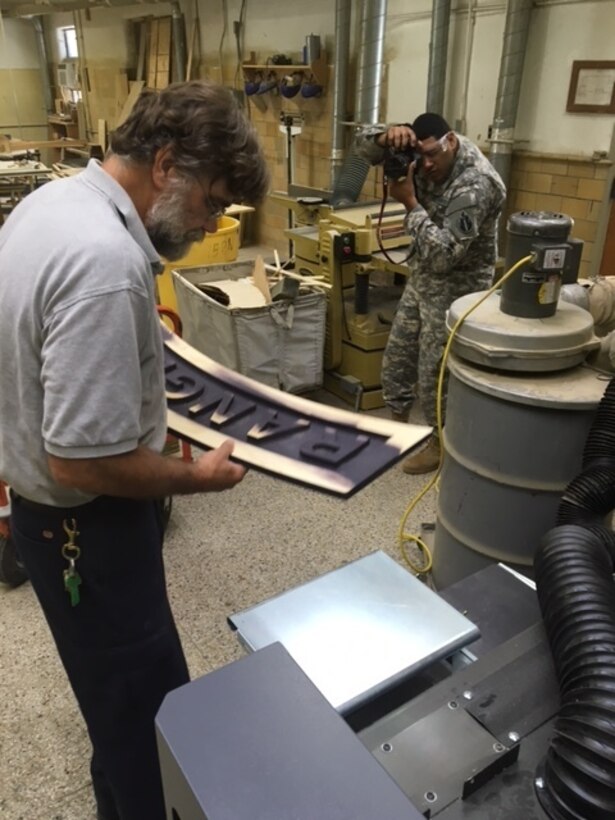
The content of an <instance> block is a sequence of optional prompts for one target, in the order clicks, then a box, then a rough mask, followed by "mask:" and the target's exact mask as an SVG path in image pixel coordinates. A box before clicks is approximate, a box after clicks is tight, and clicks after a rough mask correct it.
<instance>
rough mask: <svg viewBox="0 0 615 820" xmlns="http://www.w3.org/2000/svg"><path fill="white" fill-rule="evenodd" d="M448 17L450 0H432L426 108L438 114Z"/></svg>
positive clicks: (443, 81) (446, 44) (446, 52)
mask: <svg viewBox="0 0 615 820" xmlns="http://www.w3.org/2000/svg"><path fill="white" fill-rule="evenodd" d="M450 19H451V0H434V4H433V8H432V13H431V37H430V39H429V71H428V73H427V108H426V110H427V111H432V112H433V113H434V114H440V115H442V114H443V113H444V92H445V84H446V63H447V60H448V29H449V23H450Z"/></svg>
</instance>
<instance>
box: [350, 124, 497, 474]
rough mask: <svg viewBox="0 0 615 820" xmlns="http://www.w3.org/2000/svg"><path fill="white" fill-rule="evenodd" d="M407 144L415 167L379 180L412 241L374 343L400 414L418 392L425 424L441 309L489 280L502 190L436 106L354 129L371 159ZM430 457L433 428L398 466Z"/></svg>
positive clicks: (432, 404)
mask: <svg viewBox="0 0 615 820" xmlns="http://www.w3.org/2000/svg"><path fill="white" fill-rule="evenodd" d="M411 149H414V152H415V153H416V154H418V156H419V157H420V161H419V163H420V168H419V169H418V170H417V168H416V166H417V164H419V163H417V162H414V163H413V164H412V165H411V166H410V169H411V170H410V171H409V172H408V174H407V175H406V176H405V177H404V178H403V179H400V180H389V193H390V194H391V196H392V197H394V198H395V199H396V200H398V201H399V202H401V203H402V204H403V205H405V207H406V209H407V211H408V213H407V216H406V218H405V227H406V230H407V231H408V233H409V234H410V236H411V237H412V240H413V242H412V246H411V248H412V251H411V253H412V255H411V257H410V260H409V275H408V281H407V284H406V287H405V290H404V293H403V295H402V298H401V300H400V302H399V305H398V308H397V312H396V315H395V319H394V321H393V326H392V328H391V333H390V335H389V340H388V342H387V346H386V350H385V352H384V358H383V363H382V392H383V398H384V401H385V403H386V405H387V406H388V407H389V408H390V409H391V411H392V413H393V418H395V419H397V420H400V421H407V420H408V414H409V412H410V408H411V406H412V403H413V401H414V399H415V397H416V395H417V392H418V397H419V399H420V401H421V406H422V408H423V412H424V415H425V419H426V421H427V423H428V424H430V425H433V426H434V427H435V426H436V392H437V384H438V375H439V369H440V364H441V361H442V355H443V352H444V347H445V345H446V340H447V335H448V334H447V330H446V325H445V315H446V311H447V309H448V308H449V306H450V305H451V304H452V302H454V301H455V299H457V298H459V297H460V296H463V295H464V294H466V293H472V292H474V291H478V290H484V289H485V288H487V287H488V286H489V285H490V284H491V281H492V278H493V273H494V268H495V261H496V254H497V247H496V245H497V220H498V216H499V214H500V211H501V209H502V204H503V202H504V198H505V196H506V190H505V188H504V184H503V182H502V180H501V179H500V177H499V175H498V174H497V172H496V171H495V170H494V168H493V166H492V165H491V164H490V162H489V161H488V160H487V159H486V158H485V157H484V156H483V155H482V154H481V152H480V151H479V149H478V148H477V147H476V146H475V145H474V144H473V143H472V142H471V141H470V140H468V139H466V137H463V136H461V135H459V134H455V133H454V132H452V131H451V130H450V128H449V126H448V123H447V122H446V121H445V120H444V119H443V118H442V117H440V116H439V115H437V114H422V115H421V116H420V117H417V119H416V120H415V121H414V123H413V124H412V125H411V126H410V125H397V126H390V127H389V128H388V129H387V130H385V131H383V129H382V128H378V127H372V128H370V129H367V130H365V131H364V132H363V133H362V135H361V136H360V137H359V151H360V152H361V153H362V154H363V156H365V157H366V158H367V159H369V160H370V162H372V163H374V164H376V163H379V162H382V161H383V159H384V157H385V154H386V153H387V150H389V151H390V150H394V151H402V152H403V151H409V150H411ZM444 400H445V396H443V403H444ZM439 459H440V444H439V441H438V438H437V436H436V435H434V436H432V437H431V439H430V441H429V443H428V445H427V447H426V448H425V449H424V450H423V451H421V452H420V453H418V454H417V455H416V456H411V457H410V458H408V459H406V461H405V462H404V465H403V469H404V472H407V473H424V472H430V471H431V470H435V469H436V467H437V466H438V463H439Z"/></svg>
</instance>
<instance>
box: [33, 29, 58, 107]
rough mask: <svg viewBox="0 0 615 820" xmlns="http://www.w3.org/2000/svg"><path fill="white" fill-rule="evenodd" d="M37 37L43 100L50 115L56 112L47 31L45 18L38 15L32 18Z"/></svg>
mask: <svg viewBox="0 0 615 820" xmlns="http://www.w3.org/2000/svg"><path fill="white" fill-rule="evenodd" d="M31 20H32V25H33V26H34V33H35V35H36V50H37V51H38V59H39V63H40V67H41V77H42V80H43V98H44V100H45V110H46V111H47V112H48V113H49V112H50V111H53V110H54V104H53V93H52V91H51V80H50V78H49V59H48V55H47V43H46V42H45V29H44V28H43V18H42V17H41V16H40V15H36V16H35V17H32V18H31Z"/></svg>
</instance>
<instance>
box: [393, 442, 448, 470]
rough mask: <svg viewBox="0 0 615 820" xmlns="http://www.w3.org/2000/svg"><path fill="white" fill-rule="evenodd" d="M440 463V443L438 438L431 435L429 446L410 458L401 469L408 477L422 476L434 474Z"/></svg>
mask: <svg viewBox="0 0 615 820" xmlns="http://www.w3.org/2000/svg"><path fill="white" fill-rule="evenodd" d="M439 463H440V441H439V439H438V437H437V436H434V435H431V436H430V437H429V440H428V441H427V445H426V446H425V447H424V448H423V449H422V450H420V452H418V453H415V454H414V455H411V456H408V458H407V459H406V460H405V461H404V462H403V464H402V467H401V468H402V470H403V471H404V473H407V474H408V475H422V473H431V472H433V471H434V470H435V469H437V467H438V464H439Z"/></svg>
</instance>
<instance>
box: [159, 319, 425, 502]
mask: <svg viewBox="0 0 615 820" xmlns="http://www.w3.org/2000/svg"><path fill="white" fill-rule="evenodd" d="M162 332H163V337H164V347H165V379H166V395H167V404H168V427H169V431H170V432H171V433H173V434H174V435H176V436H178V437H179V438H181V439H184V440H185V441H189V442H192V443H193V444H196V445H198V446H201V447H205V448H207V449H210V448H214V447H218V446H219V445H220V444H221V443H222V442H223V441H225V440H226V439H229V438H230V439H233V440H234V441H235V449H234V451H233V459H234V460H236V461H239V462H241V463H242V464H245V465H247V466H250V467H254V468H255V469H257V470H261V471H263V472H265V473H269V474H271V475H273V476H276V477H277V478H281V479H284V480H286V481H291V482H295V483H298V484H302V485H304V486H306V487H310V488H311V489H314V490H318V491H319V492H324V493H329V494H332V495H335V496H340V497H345V498H348V497H350V496H351V495H353V494H354V493H356V492H357V491H358V490H360V489H361V488H362V487H364V486H366V485H367V484H369V483H370V482H371V481H373V480H374V479H375V478H377V476H379V475H380V474H381V473H383V472H384V471H385V470H387V469H388V468H389V467H391V466H392V465H393V464H395V463H396V462H397V461H399V459H400V458H401V457H402V456H403V455H405V454H406V453H408V452H410V451H412V450H413V449H414V448H415V447H416V446H417V445H419V444H421V443H422V442H424V441H425V439H426V438H427V437H428V436H429V435H430V433H431V427H422V426H418V425H410V424H400V423H399V422H394V421H388V420H387V419H381V418H376V417H374V416H366V415H363V414H359V413H352V412H350V411H349V410H338V409H337V408H334V407H329V406H328V405H324V404H318V403H317V402H312V401H309V400H307V399H303V398H300V397H299V396H295V395H292V394H290V393H283V392H282V391H280V390H275V389H274V388H271V387H267V386H266V385H263V384H260V383H259V382H256V381H254V380H253V379H249V378H247V377H246V376H242V375H241V374H239V373H236V372H235V371H234V370H229V369H228V368H226V367H223V366H222V365H221V364H218V362H214V361H213V360H212V359H210V358H208V357H207V356H205V355H203V354H202V353H199V352H198V351H197V350H195V349H194V348H193V347H191V346H190V345H188V344H187V343H186V342H184V341H183V340H182V339H180V338H179V337H178V336H176V335H175V334H173V333H171V331H170V330H168V328H167V327H166V326H165V325H164V324H163V325H162Z"/></svg>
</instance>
